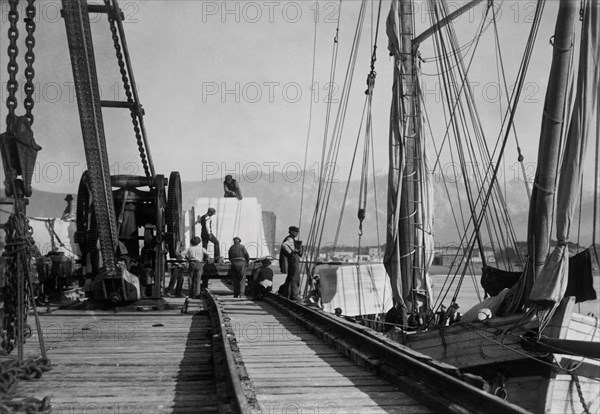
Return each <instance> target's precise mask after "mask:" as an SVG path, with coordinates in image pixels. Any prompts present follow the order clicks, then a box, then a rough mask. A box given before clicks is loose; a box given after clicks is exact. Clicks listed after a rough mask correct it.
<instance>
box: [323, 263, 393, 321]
mask: <svg viewBox="0 0 600 414" xmlns="http://www.w3.org/2000/svg"><path fill="white" fill-rule="evenodd" d="M315 275H319V281H320V286H319V288H320V290H321V300H322V302H323V309H324V310H325V311H327V312H331V313H334V311H335V308H341V309H342V312H343V314H344V315H350V316H356V315H369V314H375V313H383V312H386V311H387V310H388V309H390V308H391V306H392V290H391V286H390V281H389V278H388V277H387V275H386V272H385V268H384V266H383V263H370V264H361V265H360V266H359V267H358V268H357V266H356V264H348V265H318V266H317V267H316V268H315Z"/></svg>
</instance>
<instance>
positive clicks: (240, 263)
mask: <svg viewBox="0 0 600 414" xmlns="http://www.w3.org/2000/svg"><path fill="white" fill-rule="evenodd" d="M229 261H230V262H231V268H230V269H229V277H231V281H232V282H233V297H234V298H240V297H241V298H243V297H244V294H245V290H246V267H247V266H248V262H249V261H250V255H249V254H248V250H246V247H245V246H244V245H243V244H242V239H240V238H239V237H234V238H233V245H232V246H231V247H230V248H229Z"/></svg>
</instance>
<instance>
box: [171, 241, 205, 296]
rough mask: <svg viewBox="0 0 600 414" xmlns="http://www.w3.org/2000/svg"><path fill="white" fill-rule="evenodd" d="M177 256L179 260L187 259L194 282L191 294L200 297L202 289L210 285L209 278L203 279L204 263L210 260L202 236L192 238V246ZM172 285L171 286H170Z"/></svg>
mask: <svg viewBox="0 0 600 414" xmlns="http://www.w3.org/2000/svg"><path fill="white" fill-rule="evenodd" d="M177 258H178V259H179V260H183V259H185V260H187V262H188V266H189V272H190V277H191V278H192V283H191V286H190V288H189V290H190V293H189V296H190V297H191V298H192V299H194V298H199V297H200V289H201V288H206V287H208V280H206V281H204V280H202V273H203V270H204V263H205V262H207V261H208V252H207V251H206V249H205V248H204V247H202V246H200V237H198V236H194V237H192V239H191V240H190V247H188V248H187V249H185V250H184V251H182V252H180V253H179V254H178V255H177ZM182 281H183V280H182ZM205 282H206V283H205ZM170 287H171V286H169V288H170Z"/></svg>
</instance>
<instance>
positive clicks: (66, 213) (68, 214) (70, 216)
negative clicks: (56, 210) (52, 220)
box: [60, 194, 73, 221]
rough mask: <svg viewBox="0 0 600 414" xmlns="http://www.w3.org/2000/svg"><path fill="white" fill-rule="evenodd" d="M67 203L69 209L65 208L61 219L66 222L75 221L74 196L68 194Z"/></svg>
mask: <svg viewBox="0 0 600 414" xmlns="http://www.w3.org/2000/svg"><path fill="white" fill-rule="evenodd" d="M65 201H66V202H67V207H65V210H64V211H63V213H62V215H61V216H60V219H61V220H64V221H70V220H72V219H73V196H72V195H71V194H67V196H66V197H65Z"/></svg>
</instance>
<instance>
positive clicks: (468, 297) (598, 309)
mask: <svg viewBox="0 0 600 414" xmlns="http://www.w3.org/2000/svg"><path fill="white" fill-rule="evenodd" d="M273 270H274V271H275V268H273ZM436 270H437V272H438V274H432V276H431V278H432V281H433V292H434V300H435V301H436V303H437V301H438V299H439V297H440V296H442V295H443V293H441V290H442V288H443V287H444V282H445V281H446V273H445V272H447V269H444V268H441V267H439V268H437V269H436V268H434V271H436ZM442 272H444V273H443V274H440V273H442ZM284 282H285V275H283V274H281V273H275V277H274V278H273V292H277V289H279V286H280V285H282V284H283V283H284ZM458 283H459V280H458V279H456V280H455V281H454V283H452V284H451V285H450V289H449V293H447V294H446V296H445V298H444V300H443V301H442V303H443V304H444V305H446V306H448V305H449V304H450V302H451V300H452V296H453V295H454V294H455V291H456V288H457V286H458ZM448 286H449V285H448V283H446V286H445V290H446V291H447V290H448ZM301 289H302V288H301ZM594 289H595V290H596V295H597V296H598V297H600V274H598V272H597V271H596V272H595V276H594ZM481 299H483V288H482V287H481V285H480V284H479V276H477V277H475V278H472V277H470V276H467V277H465V278H464V280H463V282H462V285H461V288H460V294H459V295H458V299H457V303H458V305H459V306H460V308H459V311H460V312H461V313H463V314H464V313H465V312H466V311H467V310H469V309H470V308H471V307H473V306H475V305H476V304H478V303H479V302H480V301H481ZM575 306H576V307H575V308H576V310H577V312H579V313H581V314H584V315H587V314H588V313H593V314H594V315H596V316H600V301H599V300H598V299H597V300H594V301H588V302H583V303H580V304H577V305H575Z"/></svg>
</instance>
